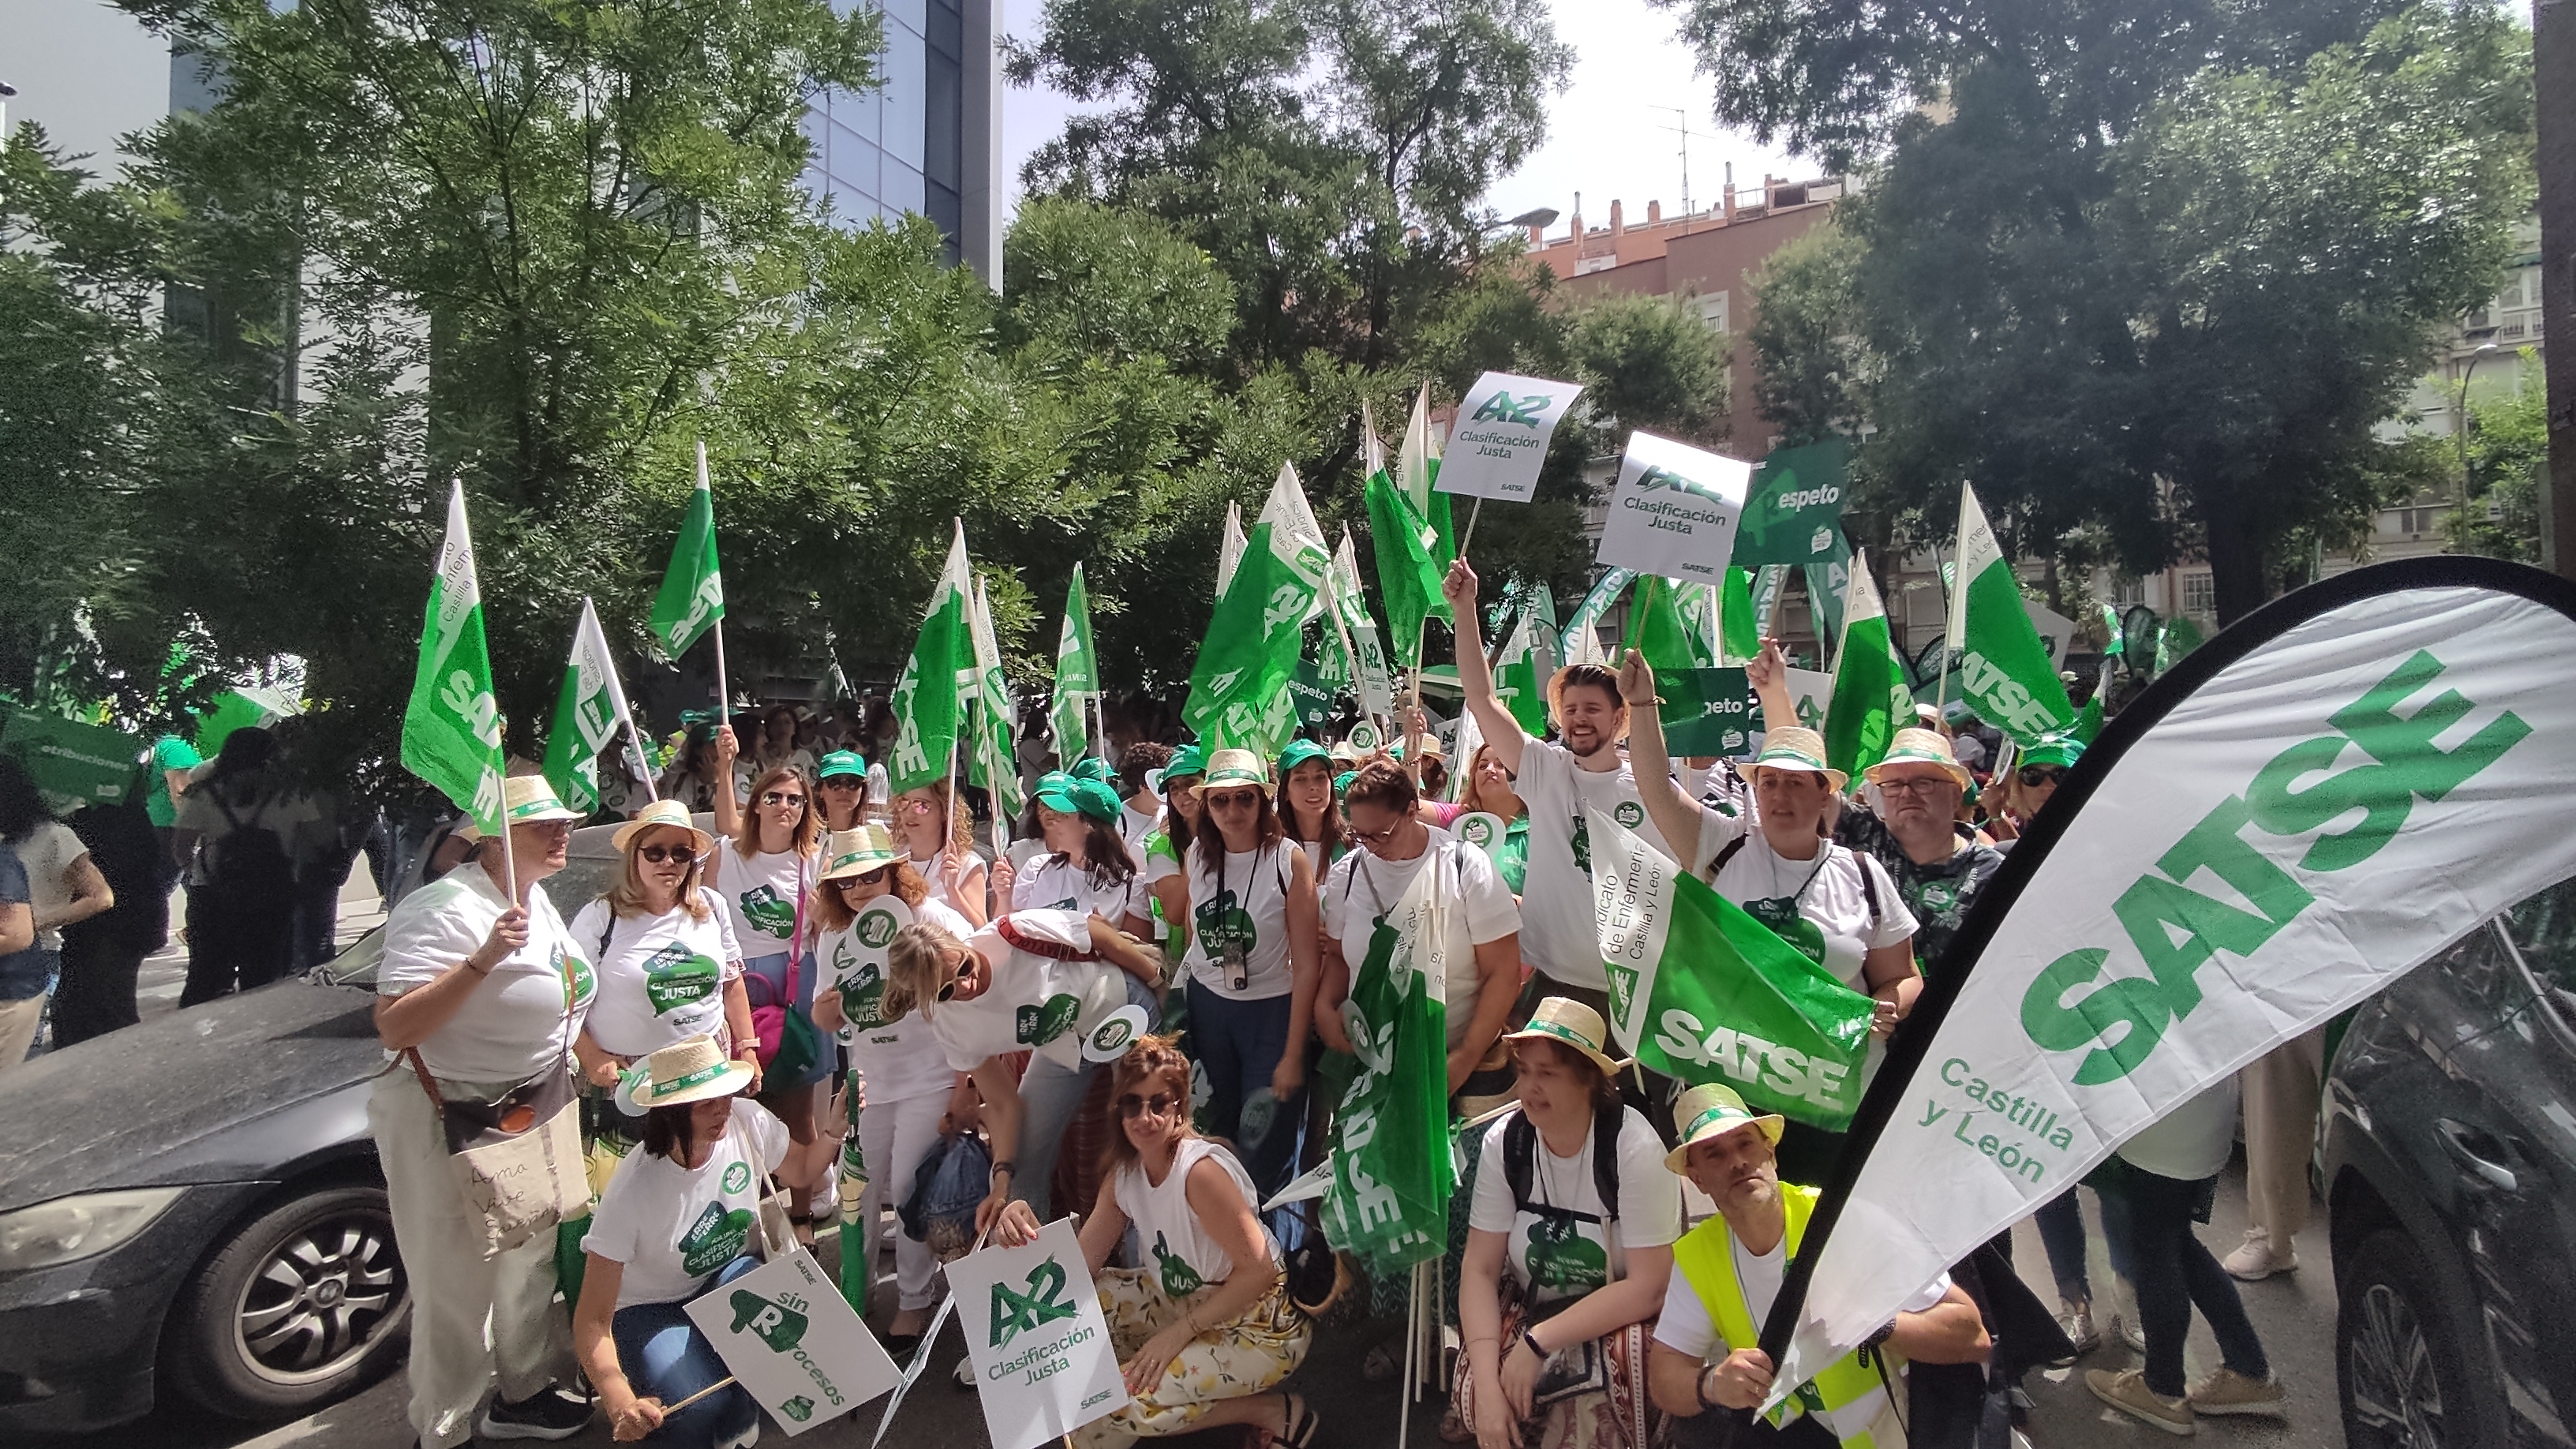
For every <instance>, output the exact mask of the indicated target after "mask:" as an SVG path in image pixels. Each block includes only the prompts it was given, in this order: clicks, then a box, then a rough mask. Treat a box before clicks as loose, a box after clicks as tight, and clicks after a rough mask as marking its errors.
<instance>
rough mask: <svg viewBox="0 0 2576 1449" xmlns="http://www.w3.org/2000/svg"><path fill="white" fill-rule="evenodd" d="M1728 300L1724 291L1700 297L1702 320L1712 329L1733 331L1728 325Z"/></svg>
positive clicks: (1714, 330) (1715, 330)
mask: <svg viewBox="0 0 2576 1449" xmlns="http://www.w3.org/2000/svg"><path fill="white" fill-rule="evenodd" d="M1726 302H1727V296H1726V293H1724V292H1715V293H1711V294H1710V295H1708V296H1705V297H1702V298H1700V299H1699V317H1700V320H1701V321H1703V322H1706V323H1707V324H1708V325H1709V330H1710V331H1712V332H1731V331H1733V330H1734V329H1733V328H1731V327H1729V326H1728V325H1727V321H1726V314H1727V307H1726Z"/></svg>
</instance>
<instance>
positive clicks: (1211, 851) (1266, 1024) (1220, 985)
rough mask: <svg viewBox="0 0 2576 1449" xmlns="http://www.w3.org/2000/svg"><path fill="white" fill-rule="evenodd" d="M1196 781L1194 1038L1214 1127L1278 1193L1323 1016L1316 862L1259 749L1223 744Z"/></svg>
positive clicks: (1190, 864)
mask: <svg viewBox="0 0 2576 1449" xmlns="http://www.w3.org/2000/svg"><path fill="white" fill-rule="evenodd" d="M1193 788H1194V789H1195V791H1196V793H1197V794H1198V797H1199V810H1200V814H1199V828H1198V832H1197V834H1196V835H1195V836H1194V837H1193V838H1192V840H1191V842H1190V848H1189V855H1188V859H1187V863H1186V865H1185V868H1184V870H1183V872H1182V876H1181V879H1182V881H1183V883H1184V886H1185V888H1186V889H1187V891H1188V896H1187V903H1188V909H1189V920H1190V927H1191V929H1190V947H1189V953H1188V954H1187V955H1186V956H1184V957H1182V958H1181V969H1182V971H1183V973H1184V979H1185V980H1186V981H1187V982H1188V983H1189V985H1188V988H1187V991H1188V1005H1189V1022H1190V1044H1191V1046H1192V1048H1193V1049H1194V1051H1195V1052H1196V1054H1197V1056H1198V1059H1199V1063H1200V1065H1201V1066H1203V1067H1204V1068H1206V1070H1207V1081H1208V1102H1207V1125H1208V1131H1209V1133H1210V1134H1212V1135H1214V1136H1216V1137H1219V1138H1222V1139H1224V1140H1226V1141H1228V1142H1231V1143H1233V1144H1234V1145H1235V1148H1236V1150H1237V1151H1238V1152H1240V1153H1241V1154H1242V1157H1243V1161H1244V1165H1245V1166H1246V1167H1248V1168H1250V1169H1251V1171H1252V1180H1253V1182H1254V1183H1255V1184H1257V1185H1258V1186H1259V1187H1260V1188H1261V1189H1262V1190H1263V1192H1265V1193H1270V1192H1276V1191H1278V1190H1279V1189H1280V1188H1282V1187H1284V1186H1286V1185H1287V1182H1288V1178H1289V1177H1290V1176H1292V1175H1293V1171H1294V1169H1293V1163H1294V1159H1295V1153H1296V1146H1297V1119H1296V1117H1295V1115H1294V1114H1293V1113H1291V1112H1289V1111H1288V1110H1287V1105H1288V1103H1290V1102H1292V1101H1293V1100H1295V1099H1296V1097H1297V1095H1298V1093H1300V1092H1302V1091H1303V1090H1304V1089H1305V1085H1306V1039H1307V1037H1308V1036H1309V1035H1310V1034H1311V1033H1312V1031H1313V1026H1314V1019H1315V988H1316V984H1317V982H1318V980H1319V976H1320V967H1319V964H1318V959H1317V954H1316V953H1317V944H1316V920H1315V874H1314V867H1312V866H1311V865H1309V864H1307V861H1306V854H1305V852H1304V851H1301V850H1296V849H1293V848H1288V847H1287V845H1286V841H1285V839H1284V838H1283V837H1282V836H1281V834H1280V831H1279V817H1278V816H1277V815H1276V814H1274V813H1273V812H1272V809H1271V804H1270V772H1269V771H1268V770H1265V769H1263V768H1262V766H1261V759H1260V757H1259V756H1257V755H1255V754H1253V753H1252V751H1250V750H1219V751H1217V752H1216V754H1215V755H1214V756H1213V757H1211V758H1210V759H1209V761H1208V771H1207V776H1206V778H1204V779H1202V780H1201V781H1199V783H1198V784H1197V785H1196V786H1195V787H1193ZM1247 1109H1248V1110H1247Z"/></svg>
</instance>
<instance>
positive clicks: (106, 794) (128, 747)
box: [0, 708, 144, 815]
mask: <svg viewBox="0 0 2576 1449" xmlns="http://www.w3.org/2000/svg"><path fill="white" fill-rule="evenodd" d="M143 751H144V744H143V741H141V740H139V739H137V738H135V737H134V736H132V735H129V734H125V733H123V732H121V731H118V730H112V729H108V728H106V727H105V726H103V725H94V724H83V723H82V722H80V721H79V720H71V719H59V718H56V717H55V716H53V715H48V714H36V713H33V712H31V711H28V710H23V709H14V708H13V709H11V710H9V712H8V720H7V722H6V723H5V724H0V754H8V755H15V756H17V758H18V763H19V764H21V765H24V766H26V768H27V774H28V776H29V777H30V778H32V779H33V780H34V781H35V782H36V793H37V794H39V795H41V796H43V797H44V800H45V808H46V809H48V810H51V811H53V812H54V813H55V814H57V815H69V814H71V813H72V812H73V811H75V810H79V809H81V808H83V807H84V806H89V805H121V804H123V803H125V797H126V795H127V793H128V792H129V791H131V790H132V789H133V788H134V785H135V781H136V779H137V778H138V777H139V775H140V774H141V771H142V760H143Z"/></svg>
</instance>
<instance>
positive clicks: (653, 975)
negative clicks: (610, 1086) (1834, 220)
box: [571, 886, 742, 1059]
mask: <svg viewBox="0 0 2576 1449" xmlns="http://www.w3.org/2000/svg"><path fill="white" fill-rule="evenodd" d="M698 898H699V899H700V900H702V901H704V902H705V903H706V905H707V906H708V910H707V914H706V918H705V919H704V920H698V919H695V918H693V917H691V916H690V914H689V913H688V912H687V911H684V910H681V909H680V908H678V907H676V906H674V907H672V908H671V909H670V910H669V911H667V912H665V913H663V914H661V915H659V916H651V917H646V916H619V917H615V918H614V924H613V925H612V924H611V920H612V918H611V916H610V914H609V909H608V898H607V897H605V896H602V897H600V898H599V899H597V900H595V901H592V902H591V903H590V904H589V905H586V906H584V907H582V908H581V914H580V915H577V916H575V917H573V918H572V927H571V930H572V938H573V940H574V941H575V942H576V943H578V944H579V945H580V946H581V947H582V948H583V953H584V954H585V955H595V956H597V957H598V958H599V961H598V963H597V968H596V969H597V971H598V973H599V997H598V999H597V1000H595V1001H593V1002H592V1003H591V1006H590V1017H589V1019H588V1021H587V1022H586V1023H585V1024H586V1025H587V1026H588V1027H589V1028H590V1039H591V1040H592V1041H595V1042H597V1043H599V1045H600V1046H601V1047H603V1048H605V1049H606V1050H608V1051H610V1052H613V1053H615V1054H617V1055H618V1056H621V1057H627V1058H630V1059H632V1058H635V1057H641V1056H649V1055H651V1054H652V1053H654V1052H657V1051H659V1050H661V1049H662V1048H664V1047H666V1046H671V1045H673V1044H675V1043H678V1042H683V1041H686V1040H688V1039H689V1038H690V1037H693V1036H711V1037H714V1038H716V1039H717V1041H718V1042H719V1043H720V1044H726V1045H728V1046H729V1045H730V1043H729V1042H727V1041H726V1036H727V1033H726V1030H725V1006H724V989H725V987H726V986H727V985H728V984H729V983H731V982H733V981H736V980H738V979H740V978H741V976H742V947H741V946H740V945H739V944H737V943H736V942H735V940H734V934H733V917H732V915H731V914H729V913H728V912H726V910H725V909H724V906H723V903H722V902H720V901H719V900H718V899H717V898H716V894H715V892H713V891H711V890H708V889H706V888H705V887H704V886H701V887H699V888H698ZM603 934H605V935H606V936H607V937H608V946H607V948H606V949H605V950H602V949H601V948H600V944H599V938H600V937H601V935H603Z"/></svg>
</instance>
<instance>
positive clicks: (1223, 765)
mask: <svg viewBox="0 0 2576 1449" xmlns="http://www.w3.org/2000/svg"><path fill="white" fill-rule="evenodd" d="M1235 785H1250V786H1251V787H1252V788H1254V789H1256V790H1258V791H1260V792H1261V793H1262V794H1263V795H1264V796H1267V795H1268V794H1269V793H1270V791H1271V784H1270V767H1269V766H1267V765H1264V764H1262V763H1261V757H1260V756H1259V755H1256V754H1254V753H1253V752H1252V751H1250V750H1219V751H1217V752H1216V753H1215V754H1213V755H1210V756H1209V757H1208V767H1207V774H1206V775H1204V776H1202V777H1201V778H1200V780H1199V782H1198V783H1197V784H1195V785H1192V786H1191V787H1190V793H1191V794H1193V795H1196V796H1198V797H1199V798H1200V799H1202V800H1204V799H1206V798H1207V793H1208V792H1209V791H1210V790H1223V789H1227V788H1229V787H1231V786H1235Z"/></svg>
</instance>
